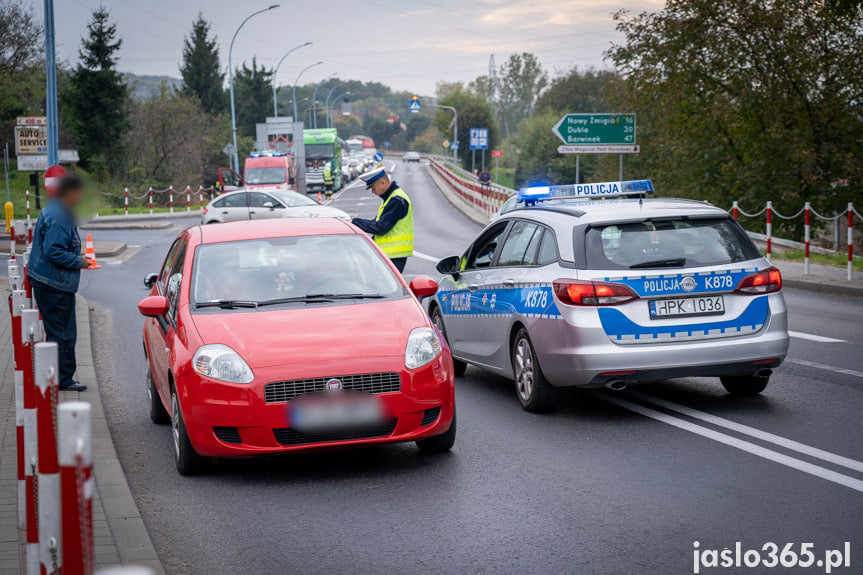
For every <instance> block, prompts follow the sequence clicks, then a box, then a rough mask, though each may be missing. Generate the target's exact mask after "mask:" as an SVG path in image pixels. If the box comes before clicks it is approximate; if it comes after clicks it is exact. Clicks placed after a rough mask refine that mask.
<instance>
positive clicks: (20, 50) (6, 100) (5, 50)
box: [0, 0, 45, 147]
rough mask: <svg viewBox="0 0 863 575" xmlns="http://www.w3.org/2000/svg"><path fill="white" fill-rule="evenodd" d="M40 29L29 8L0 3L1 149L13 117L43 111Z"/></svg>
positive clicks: (8, 136)
mask: <svg viewBox="0 0 863 575" xmlns="http://www.w3.org/2000/svg"><path fill="white" fill-rule="evenodd" d="M41 42H42V28H41V26H40V25H39V24H38V21H37V19H36V16H35V14H34V13H33V8H32V6H28V5H25V4H24V3H23V2H20V1H16V0H11V1H5V2H3V3H2V4H0V130H2V132H0V147H2V144H5V143H6V142H11V141H12V137H13V126H14V123H15V117H16V116H20V115H24V114H28V113H36V112H39V113H41V112H43V111H44V108H43V106H42V99H43V98H44V97H45V75H44V74H45V72H44V64H43V62H42V61H41V59H40V56H41V48H42V43H41Z"/></svg>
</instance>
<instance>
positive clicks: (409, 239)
mask: <svg viewBox="0 0 863 575" xmlns="http://www.w3.org/2000/svg"><path fill="white" fill-rule="evenodd" d="M395 197H399V198H404V200H405V201H406V202H407V203H408V213H407V214H405V217H403V218H402V219H400V220H399V221H397V222H396V225H394V226H393V227H392V228H391V229H390V231H388V232H387V233H385V234H383V235H380V236H375V237H374V240H375V243H376V244H378V245H379V246H380V248H381V249H382V250H384V253H385V254H386V255H387V257H389V258H406V257H408V256H412V255H413V253H414V208H413V205H412V204H411V199H410V198H409V197H408V195H407V194H406V193H405V192H404V190H402V189H401V188H396V189H395V190H393V192H392V193H391V194H390V197H388V198H387V201H385V202H384V203H382V204H381V207H379V208H378V215H377V217H376V218H375V221H380V219H381V214H382V213H384V208H386V207H387V204H388V203H390V200H392V199H393V198H395Z"/></svg>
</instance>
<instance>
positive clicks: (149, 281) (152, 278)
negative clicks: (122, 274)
mask: <svg viewBox="0 0 863 575" xmlns="http://www.w3.org/2000/svg"><path fill="white" fill-rule="evenodd" d="M158 277H159V274H153V273H150V274H147V275H146V276H145V277H144V286H146V287H147V289H149V288H151V287H153V286H154V285H156V279H158Z"/></svg>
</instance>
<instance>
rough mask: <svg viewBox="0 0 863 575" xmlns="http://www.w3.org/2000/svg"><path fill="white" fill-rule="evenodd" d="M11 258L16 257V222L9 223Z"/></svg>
mask: <svg viewBox="0 0 863 575" xmlns="http://www.w3.org/2000/svg"><path fill="white" fill-rule="evenodd" d="M9 259H10V260H14V259H15V222H12V223H10V224H9Z"/></svg>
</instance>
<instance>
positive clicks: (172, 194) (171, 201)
mask: <svg viewBox="0 0 863 575" xmlns="http://www.w3.org/2000/svg"><path fill="white" fill-rule="evenodd" d="M168 191H169V192H170V194H171V195H170V196H169V199H170V203H171V213H172V214H173V213H174V186H168Z"/></svg>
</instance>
